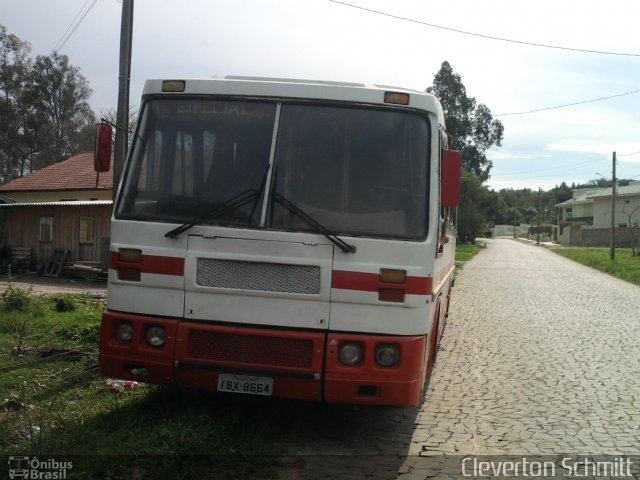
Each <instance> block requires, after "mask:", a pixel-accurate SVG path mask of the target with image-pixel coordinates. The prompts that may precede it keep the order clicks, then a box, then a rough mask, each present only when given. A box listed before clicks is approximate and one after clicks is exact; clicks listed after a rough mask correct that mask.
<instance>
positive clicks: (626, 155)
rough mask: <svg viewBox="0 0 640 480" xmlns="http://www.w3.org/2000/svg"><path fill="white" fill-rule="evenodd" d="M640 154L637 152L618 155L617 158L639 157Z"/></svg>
mask: <svg viewBox="0 0 640 480" xmlns="http://www.w3.org/2000/svg"><path fill="white" fill-rule="evenodd" d="M639 153H640V150H638V151H637V152H633V153H625V154H623V155H616V156H617V157H630V156H631V155H637V154H639Z"/></svg>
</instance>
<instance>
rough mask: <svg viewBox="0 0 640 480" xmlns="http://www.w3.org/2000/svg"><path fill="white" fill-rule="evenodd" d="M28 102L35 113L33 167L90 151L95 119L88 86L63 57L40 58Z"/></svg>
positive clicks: (37, 61)
mask: <svg viewBox="0 0 640 480" xmlns="http://www.w3.org/2000/svg"><path fill="white" fill-rule="evenodd" d="M28 95H29V99H30V101H31V103H32V105H33V107H34V109H35V111H36V116H35V118H36V122H37V136H36V138H37V144H38V147H39V152H38V154H37V157H36V165H35V166H36V167H37V168H42V167H45V166H47V165H50V164H52V163H56V162H60V161H62V160H64V159H65V158H67V157H69V156H71V155H72V154H74V153H76V152H78V151H81V150H90V149H91V145H92V139H93V125H94V124H95V122H96V119H95V115H94V113H93V111H92V110H91V107H90V106H89V102H88V101H89V97H90V96H91V89H90V88H89V82H87V80H86V79H85V78H84V77H83V76H82V75H81V74H80V70H79V69H78V68H77V67H74V66H72V65H71V64H70V63H69V58H68V57H67V56H66V55H59V54H57V53H53V54H52V55H51V56H43V55H39V56H38V57H36V60H35V62H34V65H33V69H32V72H31V83H30V88H29V92H28Z"/></svg>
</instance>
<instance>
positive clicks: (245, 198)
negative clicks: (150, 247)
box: [164, 188, 262, 238]
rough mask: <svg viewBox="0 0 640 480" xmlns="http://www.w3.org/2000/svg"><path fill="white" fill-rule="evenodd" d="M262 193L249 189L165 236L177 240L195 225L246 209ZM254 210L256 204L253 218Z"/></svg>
mask: <svg viewBox="0 0 640 480" xmlns="http://www.w3.org/2000/svg"><path fill="white" fill-rule="evenodd" d="M261 191H262V188H260V190H256V189H255V188H249V189H247V190H245V191H244V192H240V193H239V194H237V195H234V196H233V197H231V198H230V199H229V200H226V201H225V202H223V203H222V204H221V205H220V206H219V207H218V208H216V209H215V210H213V211H212V212H209V213H205V214H204V215H200V216H197V217H195V218H194V219H192V220H190V221H188V222H187V223H185V224H183V225H180V226H179V227H176V228H174V229H173V230H170V231H168V232H167V233H165V234H164V236H165V237H167V238H176V237H177V236H178V235H180V234H181V233H184V232H186V231H187V230H189V229H190V228H191V227H193V226H194V225H197V224H199V223H202V222H204V221H205V220H209V219H211V218H216V217H219V216H221V215H224V214H225V213H227V212H230V211H232V210H235V209H237V208H240V207H244V206H245V205H248V204H249V203H251V202H256V199H257V198H258V197H259V196H260V192H261ZM254 210H255V204H254V207H253V208H252V210H251V216H253V211H254ZM249 218H251V217H249Z"/></svg>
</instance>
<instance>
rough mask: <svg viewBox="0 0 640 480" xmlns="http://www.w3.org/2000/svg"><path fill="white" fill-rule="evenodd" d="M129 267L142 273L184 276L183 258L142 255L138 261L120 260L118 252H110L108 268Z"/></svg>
mask: <svg viewBox="0 0 640 480" xmlns="http://www.w3.org/2000/svg"><path fill="white" fill-rule="evenodd" d="M120 267H122V268H131V269H135V270H140V271H141V272H142V273H155V274H157V275H175V276H179V277H181V276H184V258H181V257H165V256H162V255H142V257H141V259H140V263H129V262H121V261H120V258H119V256H118V252H111V262H110V265H109V268H111V269H114V270H117V269H118V268H120Z"/></svg>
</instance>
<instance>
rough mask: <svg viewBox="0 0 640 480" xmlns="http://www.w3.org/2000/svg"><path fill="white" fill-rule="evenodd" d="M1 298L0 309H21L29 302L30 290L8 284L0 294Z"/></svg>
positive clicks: (10, 310)
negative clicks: (0, 306) (0, 307)
mask: <svg viewBox="0 0 640 480" xmlns="http://www.w3.org/2000/svg"><path fill="white" fill-rule="evenodd" d="M0 299H2V309H3V310H4V311H5V312H14V311H23V310H26V308H27V307H28V306H29V305H30V304H31V300H32V293H31V290H24V289H22V288H17V287H13V286H11V285H9V286H8V287H7V288H6V289H5V290H4V292H2V293H1V294H0Z"/></svg>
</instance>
